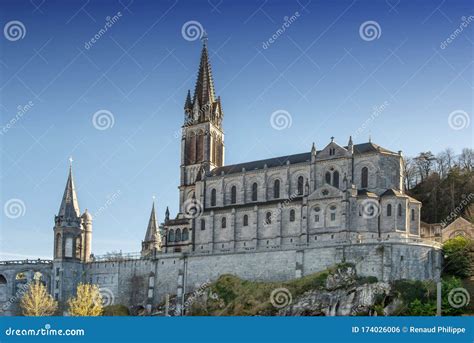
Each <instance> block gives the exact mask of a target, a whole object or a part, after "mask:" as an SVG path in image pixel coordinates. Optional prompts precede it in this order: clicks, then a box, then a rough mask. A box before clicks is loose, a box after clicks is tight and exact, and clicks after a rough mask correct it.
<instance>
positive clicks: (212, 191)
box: [211, 188, 216, 206]
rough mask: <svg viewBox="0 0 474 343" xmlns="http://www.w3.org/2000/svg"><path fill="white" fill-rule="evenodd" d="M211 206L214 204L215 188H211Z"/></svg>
mask: <svg viewBox="0 0 474 343" xmlns="http://www.w3.org/2000/svg"><path fill="white" fill-rule="evenodd" d="M211 206H216V189H215V188H213V189H212V190H211Z"/></svg>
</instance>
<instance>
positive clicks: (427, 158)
mask: <svg viewBox="0 0 474 343" xmlns="http://www.w3.org/2000/svg"><path fill="white" fill-rule="evenodd" d="M435 160H436V158H435V156H434V155H433V154H432V153H431V151H426V152H421V153H420V154H419V155H418V156H417V157H415V164H416V167H417V169H418V172H419V174H420V177H421V182H423V181H424V180H425V179H427V178H428V176H429V175H430V173H431V171H432V169H433V164H434V162H435Z"/></svg>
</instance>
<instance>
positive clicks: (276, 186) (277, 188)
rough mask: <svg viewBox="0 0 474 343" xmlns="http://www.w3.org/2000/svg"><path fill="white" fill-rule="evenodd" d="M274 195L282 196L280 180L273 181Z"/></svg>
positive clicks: (276, 197)
mask: <svg viewBox="0 0 474 343" xmlns="http://www.w3.org/2000/svg"><path fill="white" fill-rule="evenodd" d="M273 197H274V198H275V199H278V198H279V197H280V180H275V182H274V183H273Z"/></svg>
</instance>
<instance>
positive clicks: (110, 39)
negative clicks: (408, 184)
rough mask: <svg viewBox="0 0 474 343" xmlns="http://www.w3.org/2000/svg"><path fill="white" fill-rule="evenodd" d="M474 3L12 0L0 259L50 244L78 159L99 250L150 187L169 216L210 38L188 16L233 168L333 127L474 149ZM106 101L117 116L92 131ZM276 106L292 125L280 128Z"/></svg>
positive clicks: (112, 244)
mask: <svg viewBox="0 0 474 343" xmlns="http://www.w3.org/2000/svg"><path fill="white" fill-rule="evenodd" d="M119 12H120V14H118V13H119ZM472 15H474V11H473V6H472V4H470V2H469V1H467V0H466V1H460V0H454V1H449V2H448V1H438V0H435V1H408V0H400V1H397V0H390V1H350V0H349V1H342V0H341V1H314V0H313V1H309V0H300V1H240V2H237V1H218V0H212V1H192V2H191V1H138V0H135V1H133V0H128V1H127V0H121V1H115V0H111V1H90V2H89V1H67V2H65V1H53V0H45V1H39V0H32V1H22V0H14V1H13V0H9V1H5V0H2V1H1V2H0V18H1V25H2V27H3V28H4V30H3V31H2V32H3V36H2V37H0V42H1V43H0V52H1V54H0V73H1V74H0V75H1V77H0V90H1V93H0V94H1V95H0V96H1V106H0V113H1V122H0V125H1V133H0V140H1V161H0V163H1V165H0V177H1V181H0V187H1V188H0V191H1V205H2V212H1V216H0V221H1V222H0V225H1V231H0V234H1V242H0V258H1V259H13V258H25V257H44V258H50V257H51V256H52V244H53V231H52V230H53V219H54V215H55V214H56V213H57V211H58V209H59V205H60V201H61V197H62V193H63V190H64V186H65V182H66V178H67V168H68V158H69V156H72V157H73V159H74V162H73V166H74V175H75V181H76V187H77V191H78V198H79V205H80V207H81V210H82V211H84V210H85V209H86V208H87V209H88V210H89V211H90V212H91V213H93V214H95V218H94V219H95V220H94V227H93V230H94V233H93V252H94V253H96V254H102V253H105V252H108V251H112V250H116V251H118V250H123V251H128V252H135V251H139V249H140V242H141V240H142V239H143V236H144V234H145V230H146V225H147V221H148V217H149V213H150V209H151V201H152V196H153V195H155V196H156V201H157V211H158V216H159V220H160V221H161V220H162V219H163V216H164V210H165V208H166V205H168V206H169V207H170V211H171V214H172V216H174V215H175V214H176V210H177V205H178V190H177V186H178V182H179V159H180V156H179V153H180V141H179V139H177V138H176V136H175V135H176V133H177V132H179V128H180V125H181V124H182V123H183V105H184V100H185V96H186V92H187V89H193V88H194V84H195V80H196V72H197V67H198V62H199V54H200V49H201V42H200V40H199V39H195V40H193V39H194V38H195V37H193V36H188V35H183V34H182V28H183V26H184V25H186V23H188V22H190V21H195V22H197V23H198V24H196V25H197V26H196V27H198V29H200V28H199V26H201V27H203V28H204V29H205V30H206V31H207V33H208V36H209V48H210V56H211V63H212V68H213V75H214V81H215V87H216V92H217V94H218V95H220V96H221V97H222V105H223V109H224V113H225V117H224V130H225V134H226V136H225V143H226V161H225V162H226V164H232V163H238V162H245V161H250V160H257V159H262V158H269V157H274V156H278V155H285V154H291V153H299V152H304V151H309V150H310V148H311V144H312V142H313V141H314V142H315V143H316V145H317V147H318V148H322V147H323V146H325V145H326V144H327V143H328V142H329V140H330V137H331V136H334V137H335V140H336V141H337V142H339V143H340V144H346V143H347V140H348V137H349V135H353V136H356V137H355V143H362V142H366V141H367V140H368V137H369V135H370V136H371V137H372V141H373V142H375V143H377V144H379V145H382V146H384V147H386V148H388V149H391V150H394V151H398V150H402V151H403V152H404V154H405V155H409V156H410V155H415V154H417V153H418V152H420V151H426V150H431V151H433V152H439V151H441V150H443V149H444V148H446V147H451V148H453V149H454V150H455V151H456V152H460V150H461V149H462V148H463V147H472V143H473V130H472V127H473V124H472V123H468V122H467V121H470V120H471V118H472V113H473V101H472V97H473V77H472V75H473V74H472V72H473V66H472V63H473V44H474V39H473V38H472V37H473V34H472V33H473V27H474V21H473V20H474V18H472V17H471V18H470V19H469V16H472ZM114 16H116V17H115V19H111V18H113V17H114ZM107 17H109V22H110V21H113V24H112V25H110V27H108V29H107V31H106V32H103V33H99V32H100V31H101V29H103V28H104V26H105V25H106V22H107V19H106V18H107ZM463 17H464V18H463ZM285 18H286V19H285ZM12 21H19V22H20V23H21V25H22V26H21V25H20V26H18V25H19V24H18V23H15V22H14V23H11V22H12ZM285 21H287V22H291V24H289V25H287V27H285V30H284V32H282V31H281V30H279V29H281V28H282V26H284V23H285ZM366 22H375V24H374V23H372V24H371V23H368V25H369V28H370V25H372V27H373V28H375V36H371V35H370V30H369V31H368V32H369V33H368V34H367V33H364V32H365V31H363V30H362V33H361V30H360V28H361V26H362V27H364V26H366V25H367V24H366V25H364V23H366ZM463 22H464V23H466V24H465V26H463V27H462V28H463V30H462V31H461V32H457V33H455V32H456V29H459V28H460V27H461V26H462V23H463ZM15 25H16V26H17V28H19V30H20V32H19V33H20V34H19V36H18V35H15V31H14V30H13V31H9V30H7V28H8V27H10V26H13V29H14V28H15ZM188 25H189V24H188ZM458 31H459V30H458ZM191 32H192V31H191ZM278 32H279V33H278ZM16 33H18V31H17V32H16ZM95 35H98V37H99V39H97V40H96V42H95V43H92V44H91V43H90V41H91V38H93V37H94V36H95ZM272 36H273V37H274V38H275V39H274V40H273V42H272V43H270V44H268V41H269V39H270V38H271V37H272ZM450 36H451V37H452V39H451V40H450V42H446V40H447V39H448V37H450ZM196 37H197V36H196ZM186 38H187V39H186ZM264 43H267V44H264ZM264 45H266V46H265V48H264ZM381 106H383V109H382V110H378V111H376V114H375V115H374V108H380V107H381ZM19 108H20V110H19ZM19 111H20V112H21V113H20V114H19V113H18V112H19ZM98 111H101V112H99V114H104V113H105V117H108V118H113V125H111V124H110V123H109V124H108V125H107V123H106V127H105V128H106V129H105V130H99V129H97V128H96V126H98V125H97V123H96V125H94V122H93V116H94V114H95V113H97V112H98ZM104 111H108V112H104ZM275 111H286V112H284V113H288V114H284V115H285V116H287V118H291V126H289V127H285V128H284V129H282V130H276V129H274V127H273V126H272V125H271V122H270V118H271V115H272V113H274V112H275ZM453 112H454V113H455V116H458V120H460V121H461V124H459V121H455V122H454V123H453V122H451V125H450V122H449V116H450V114H451V113H453ZM279 113H282V112H279ZM451 118H453V116H451ZM12 120H13V124H12ZM456 123H457V124H456ZM468 124H469V125H468ZM99 125H100V124H99ZM456 125H458V126H457V127H456ZM459 125H461V127H459ZM453 126H454V127H455V128H457V129H453ZM99 127H100V126H99ZM102 128H104V127H102ZM18 200H19V201H18ZM15 203H16V204H19V205H20V208H19V209H20V211H19V212H18V213H16V212H15V213H13V215H12V212H11V206H12V204H15ZM13 208H14V206H13ZM101 208H102V209H101Z"/></svg>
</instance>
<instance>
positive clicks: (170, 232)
mask: <svg viewBox="0 0 474 343" xmlns="http://www.w3.org/2000/svg"><path fill="white" fill-rule="evenodd" d="M168 242H174V230H170V231H169V232H168Z"/></svg>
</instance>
